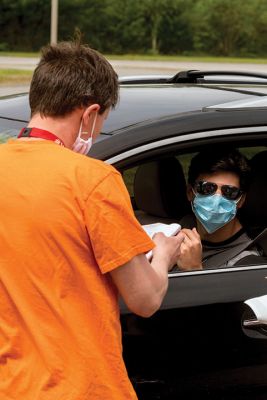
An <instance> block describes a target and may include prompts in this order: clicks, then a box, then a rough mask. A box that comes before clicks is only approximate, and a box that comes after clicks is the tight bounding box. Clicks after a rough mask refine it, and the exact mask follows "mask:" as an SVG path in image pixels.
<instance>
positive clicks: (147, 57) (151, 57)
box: [0, 51, 267, 64]
mask: <svg viewBox="0 0 267 400" xmlns="http://www.w3.org/2000/svg"><path fill="white" fill-rule="evenodd" d="M1 56H6V57H39V56H40V53H39V52H11V51H0V57H1ZM105 56H106V57H107V58H108V59H110V60H136V61H137V60H140V61H203V62H218V63H220V62H221V63H252V64H267V57H266V58H264V57H261V58H254V57H215V56H209V55H199V56H197V55H162V54H105Z"/></svg>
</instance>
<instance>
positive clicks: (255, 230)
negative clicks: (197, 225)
mask: <svg viewBox="0 0 267 400" xmlns="http://www.w3.org/2000/svg"><path fill="white" fill-rule="evenodd" d="M239 150H240V151H241V152H242V153H243V154H244V155H246V156H247V158H248V159H249V162H250V165H251V176H252V178H251V185H250V188H249V191H248V193H247V196H246V200H245V203H244V205H243V207H242V209H241V210H240V211H239V214H238V217H239V219H240V221H241V223H242V225H243V226H244V227H245V229H246V231H247V232H248V233H249V236H250V237H251V238H252V239H255V238H256V239H255V241H256V242H255V244H257V245H258V246H260V248H261V249H262V254H263V257H265V256H267V232H263V231H264V230H265V228H266V227H267V207H266V204H267V150H266V147H263V146H261V147H257V146H255V147H247V148H246V147H244V148H239ZM195 154H196V152H194V153H189V154H180V155H179V154H178V155H173V154H172V155H168V156H164V157H163V158H161V157H160V158H158V159H156V160H155V159H153V160H149V161H147V162H144V163H141V164H140V165H137V166H134V167H133V168H130V169H128V170H124V172H123V177H124V180H125V183H126V186H127V188H128V190H129V193H130V195H131V199H132V204H133V208H134V211H135V215H136V217H137V219H138V220H139V222H140V223H141V224H142V225H146V224H152V223H156V222H162V223H166V224H169V223H173V222H180V221H181V220H182V221H184V218H183V217H185V216H186V215H188V214H189V213H190V211H191V205H190V203H189V201H188V200H187V196H186V176H187V169H188V166H189V163H190V160H191V158H192V157H193V156H194V155H195ZM262 232H263V234H262V235H260V234H261V233H262ZM258 235H260V236H259V238H258ZM252 262H255V258H254V261H252ZM262 262H263V261H262V260H261V261H260V260H259V263H262ZM247 263H248V264H249V263H250V259H249V258H248V261H247Z"/></svg>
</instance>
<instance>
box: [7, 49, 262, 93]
mask: <svg viewBox="0 0 267 400" xmlns="http://www.w3.org/2000/svg"><path fill="white" fill-rule="evenodd" d="M1 56H6V57H29V58H30V57H36V58H38V57H39V56H40V53H39V52H35V53H33V52H7V51H5V52H4V51H0V59H1ZM105 56H106V57H107V58H108V59H109V60H135V61H138V60H140V61H174V62H175V61H182V62H190V61H192V62H193V61H202V62H216V63H249V64H267V58H241V57H213V56H203V55H201V56H178V55H177V56H176V55H172V56H166V55H160V54H159V55H156V54H155V55H152V54H123V55H118V54H106V55H105ZM31 77H32V71H27V70H16V69H0V85H1V84H2V85H3V84H5V85H6V84H7V85H9V84H20V83H23V84H24V83H29V82H30V80H31Z"/></svg>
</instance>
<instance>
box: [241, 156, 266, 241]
mask: <svg viewBox="0 0 267 400" xmlns="http://www.w3.org/2000/svg"><path fill="white" fill-rule="evenodd" d="M250 165H251V184H250V187H249V190H248V193H247V196H246V200H245V203H244V205H243V207H242V209H241V210H240V220H241V222H242V224H243V225H244V226H245V228H246V229H247V231H248V232H249V233H250V235H251V236H252V237H255V236H256V235H258V234H259V233H260V232H262V231H263V230H264V229H265V228H266V227H267V151H262V152H260V153H257V154H256V155H255V156H254V157H252V159H251V160H250Z"/></svg>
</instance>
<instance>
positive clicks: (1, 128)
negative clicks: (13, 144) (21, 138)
mask: <svg viewBox="0 0 267 400" xmlns="http://www.w3.org/2000/svg"><path fill="white" fill-rule="evenodd" d="M9 125H10V123H9ZM19 132H20V128H16V127H14V128H10V127H8V126H6V125H5V124H4V123H2V122H1V121H0V144H1V143H5V142H6V141H7V140H8V139H10V138H11V137H14V138H15V137H17V136H18V134H19Z"/></svg>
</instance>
